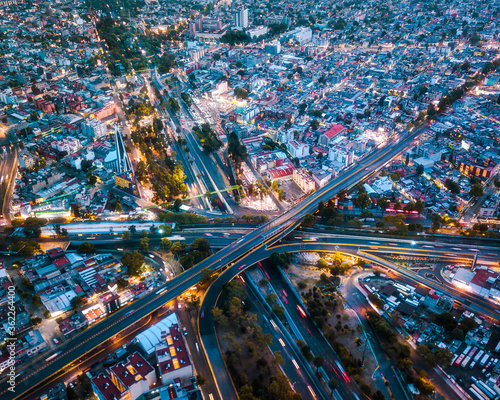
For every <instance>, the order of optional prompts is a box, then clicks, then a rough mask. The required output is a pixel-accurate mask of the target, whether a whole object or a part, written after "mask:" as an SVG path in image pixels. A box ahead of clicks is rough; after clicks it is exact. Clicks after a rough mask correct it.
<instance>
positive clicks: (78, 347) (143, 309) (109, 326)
mask: <svg viewBox="0 0 500 400" xmlns="http://www.w3.org/2000/svg"><path fill="white" fill-rule="evenodd" d="M423 130H424V128H422V129H420V130H416V131H415V132H414V133H412V134H410V135H407V136H405V137H404V138H394V139H389V142H388V143H387V144H386V146H385V147H383V148H381V149H378V150H377V151H375V152H373V153H372V154H370V155H369V156H367V157H366V158H364V159H362V160H360V161H359V162H358V164H356V165H354V166H352V167H351V168H349V169H348V170H346V171H345V172H343V173H342V174H340V175H339V176H338V177H337V178H335V179H333V180H332V181H331V182H330V183H329V184H327V185H326V186H324V187H323V188H321V189H320V190H318V191H316V192H314V193H312V194H311V195H309V196H308V197H306V198H305V199H303V200H302V201H300V202H299V203H298V204H297V205H295V206H294V207H292V208H291V209H290V210H288V211H287V212H286V213H284V214H283V215H281V216H280V217H278V218H276V219H274V220H273V221H271V222H268V223H266V224H263V225H261V226H260V227H258V228H257V229H255V230H254V231H252V232H251V233H249V234H247V235H245V236H244V237H242V238H241V239H238V240H237V241H236V242H234V243H232V244H231V245H229V246H227V247H225V248H224V249H222V250H221V251H219V252H218V253H216V254H214V255H212V256H211V257H209V258H207V259H206V260H204V261H203V262H201V263H199V264H197V265H195V266H194V267H193V268H191V269H189V270H188V271H186V272H185V273H183V274H182V275H180V276H178V277H176V278H174V279H172V280H171V281H169V282H167V283H165V284H164V285H162V287H161V289H159V290H157V291H155V292H152V293H148V294H147V295H145V296H144V297H142V298H141V299H138V300H137V301H135V302H134V303H132V304H131V305H130V306H128V307H125V308H123V309H122V310H120V311H118V312H116V313H114V314H112V315H111V316H109V317H108V318H107V319H106V320H105V321H102V322H101V323H100V324H98V325H96V326H94V327H91V328H89V329H87V330H86V331H84V332H82V333H81V334H80V335H79V337H78V339H77V340H72V341H71V342H68V343H65V344H64V345H63V346H62V349H61V354H59V355H58V356H57V357H55V358H54V359H52V360H50V362H47V363H45V365H44V366H43V367H42V366H41V367H40V368H39V369H38V370H36V371H33V372H31V373H25V374H21V375H20V376H19V377H18V379H19V380H18V382H16V389H17V390H18V392H17V393H18V396H16V395H13V394H12V393H11V392H9V391H8V390H7V388H8V386H7V384H6V382H5V381H3V382H1V383H0V396H2V399H6V400H9V399H12V398H15V397H21V396H19V394H21V393H23V394H24V393H26V392H29V391H32V390H33V389H34V387H33V382H43V381H45V380H46V379H47V378H49V377H50V376H52V375H53V374H55V373H56V372H57V371H59V370H61V369H62V368H64V367H65V366H66V365H68V364H70V363H71V362H73V361H74V360H75V359H77V358H79V357H82V356H84V355H85V354H86V353H87V352H88V351H90V350H92V349H93V348H94V347H96V346H98V345H100V344H101V343H103V342H104V341H106V340H107V339H109V338H110V337H112V336H114V335H115V334H117V333H119V332H121V331H122V330H123V329H125V328H126V327H127V326H129V325H130V324H131V323H132V322H133V321H136V320H138V319H140V318H142V317H144V316H146V315H148V314H149V313H151V312H153V311H154V310H156V309H157V308H159V307H161V306H162V305H163V304H165V303H166V302H168V301H170V300H172V299H173V298H175V297H177V296H178V295H180V294H182V293H183V292H184V291H186V290H187V289H189V288H190V287H191V286H194V285H195V284H196V283H197V282H198V281H199V279H200V272H201V270H203V269H204V268H210V269H219V268H222V267H223V266H225V265H227V264H229V263H232V262H235V261H237V260H239V259H242V258H245V257H246V256H247V255H248V254H249V253H252V252H253V251H255V250H257V249H262V247H263V246H264V245H263V243H264V242H266V243H268V244H271V243H273V242H275V241H277V240H279V239H281V238H283V237H284V236H285V235H286V234H287V233H289V232H290V231H291V230H292V229H294V228H295V227H296V226H297V225H298V224H299V223H300V221H301V219H302V218H303V217H304V215H305V214H307V213H312V212H314V211H315V210H316V208H317V205H318V203H319V201H323V202H326V201H328V200H329V199H330V198H331V197H332V196H333V195H334V194H335V193H336V192H338V191H339V190H340V189H344V188H348V187H351V186H353V185H355V184H356V183H357V182H359V181H361V180H362V179H363V178H364V177H365V176H366V175H368V174H369V173H371V172H373V171H374V170H377V169H380V168H382V167H383V166H384V165H385V164H387V163H388V162H390V160H391V159H393V158H394V157H396V156H398V155H399V154H401V153H402V152H403V151H404V150H405V149H406V148H407V147H409V146H411V144H412V142H413V140H414V139H415V138H416V137H417V136H418V135H419V134H420V133H421V132H422V131H423ZM163 289H165V290H163ZM26 395H29V393H26Z"/></svg>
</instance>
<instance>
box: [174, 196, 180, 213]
mask: <svg viewBox="0 0 500 400" xmlns="http://www.w3.org/2000/svg"><path fill="white" fill-rule="evenodd" d="M181 206H182V200H181V199H175V201H174V210H175V212H179V210H180V209H181Z"/></svg>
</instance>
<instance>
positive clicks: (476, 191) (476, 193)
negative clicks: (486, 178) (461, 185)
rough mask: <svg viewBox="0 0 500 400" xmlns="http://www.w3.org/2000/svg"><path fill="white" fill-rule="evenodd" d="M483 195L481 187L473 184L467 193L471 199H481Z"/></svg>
mask: <svg viewBox="0 0 500 400" xmlns="http://www.w3.org/2000/svg"><path fill="white" fill-rule="evenodd" d="M483 195H484V189H483V186H482V185H480V184H477V183H476V184H475V185H474V186H472V188H471V189H470V191H469V196H471V197H481V196H483Z"/></svg>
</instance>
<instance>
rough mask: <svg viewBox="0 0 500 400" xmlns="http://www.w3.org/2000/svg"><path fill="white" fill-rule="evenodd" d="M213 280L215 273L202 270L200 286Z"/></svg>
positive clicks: (206, 269) (205, 269) (209, 270)
mask: <svg viewBox="0 0 500 400" xmlns="http://www.w3.org/2000/svg"><path fill="white" fill-rule="evenodd" d="M214 278H215V271H214V270H211V269H208V268H203V269H202V270H201V272H200V284H202V285H204V284H205V283H210V282H212V281H213V280H214Z"/></svg>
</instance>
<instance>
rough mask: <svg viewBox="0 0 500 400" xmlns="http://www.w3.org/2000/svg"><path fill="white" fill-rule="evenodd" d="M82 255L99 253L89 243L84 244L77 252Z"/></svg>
mask: <svg viewBox="0 0 500 400" xmlns="http://www.w3.org/2000/svg"><path fill="white" fill-rule="evenodd" d="M76 251H77V252H78V253H80V254H94V253H97V249H96V247H95V246H94V245H93V244H92V243H89V242H83V243H82V244H81V245H80V246H78V249H77V250H76Z"/></svg>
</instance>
